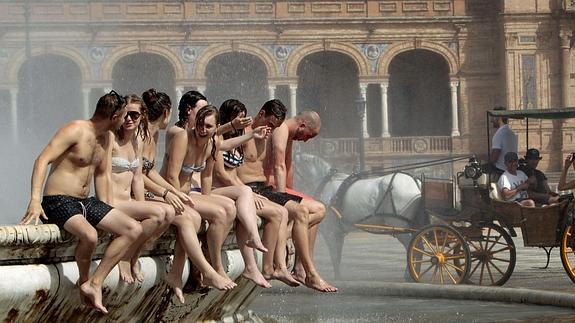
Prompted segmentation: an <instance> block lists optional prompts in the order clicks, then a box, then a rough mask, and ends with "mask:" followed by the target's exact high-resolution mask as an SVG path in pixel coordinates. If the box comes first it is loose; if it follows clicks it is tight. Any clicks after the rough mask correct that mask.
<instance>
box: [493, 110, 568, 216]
mask: <svg viewBox="0 0 575 323" xmlns="http://www.w3.org/2000/svg"><path fill="white" fill-rule="evenodd" d="M503 109H504V108H501V107H497V108H495V110H503ZM491 122H492V124H493V126H494V127H495V128H496V129H497V131H496V132H495V134H494V136H493V139H492V150H491V160H490V161H491V162H492V166H491V167H490V169H491V173H493V174H495V175H497V176H499V179H498V181H497V189H498V190H499V193H500V194H501V196H502V198H503V199H504V200H505V201H510V202H517V203H519V204H521V205H522V206H526V207H535V206H544V205H551V204H554V203H558V202H559V201H560V199H561V197H560V195H559V194H558V193H557V192H554V191H553V190H551V188H550V187H549V184H548V182H547V177H546V176H545V174H544V173H543V172H542V171H540V170H539V169H537V167H538V165H539V161H540V160H541V159H542V157H541V156H540V154H539V150H537V149H535V148H529V149H528V150H527V151H526V153H525V156H524V159H523V160H522V161H521V162H520V160H519V156H518V155H517V145H518V143H517V135H516V134H515V133H514V132H513V130H511V128H509V125H508V119H507V118H505V117H498V116H494V117H492V119H491ZM573 156H574V155H573V154H569V155H568V156H566V157H565V160H564V164H563V165H564V167H563V170H562V172H561V177H560V180H559V184H558V185H557V190H560V191H565V190H570V189H573V188H575V180H573V181H570V182H567V181H566V179H567V171H568V170H569V168H570V167H571V166H573V168H574V169H575V164H574V159H573Z"/></svg>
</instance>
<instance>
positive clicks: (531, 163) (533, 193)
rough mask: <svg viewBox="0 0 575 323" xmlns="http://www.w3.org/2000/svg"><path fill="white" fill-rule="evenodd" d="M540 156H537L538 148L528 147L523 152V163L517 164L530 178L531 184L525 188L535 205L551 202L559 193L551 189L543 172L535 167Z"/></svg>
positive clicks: (556, 199)
mask: <svg viewBox="0 0 575 323" xmlns="http://www.w3.org/2000/svg"><path fill="white" fill-rule="evenodd" d="M541 159H542V158H541V157H540V156H539V150H537V149H535V148H530V149H528V150H527V152H526V153H525V164H522V165H520V166H519V168H518V169H519V170H520V171H523V172H524V173H525V175H527V177H529V178H534V179H532V180H531V183H532V184H531V185H530V186H529V188H528V189H527V194H528V195H529V198H530V199H532V200H534V201H535V204H536V205H545V204H547V205H548V204H553V203H557V202H558V201H559V194H557V193H555V192H553V191H551V189H550V188H549V184H548V183H547V177H546V176H545V174H544V173H543V172H542V171H540V170H538V169H537V165H538V164H539V161H540V160H541Z"/></svg>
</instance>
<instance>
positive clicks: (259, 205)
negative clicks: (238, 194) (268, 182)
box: [254, 195, 267, 210]
mask: <svg viewBox="0 0 575 323" xmlns="http://www.w3.org/2000/svg"><path fill="white" fill-rule="evenodd" d="M264 200H267V198H265V197H263V196H260V195H254V202H255V203H256V209H257V210H261V209H263V208H264Z"/></svg>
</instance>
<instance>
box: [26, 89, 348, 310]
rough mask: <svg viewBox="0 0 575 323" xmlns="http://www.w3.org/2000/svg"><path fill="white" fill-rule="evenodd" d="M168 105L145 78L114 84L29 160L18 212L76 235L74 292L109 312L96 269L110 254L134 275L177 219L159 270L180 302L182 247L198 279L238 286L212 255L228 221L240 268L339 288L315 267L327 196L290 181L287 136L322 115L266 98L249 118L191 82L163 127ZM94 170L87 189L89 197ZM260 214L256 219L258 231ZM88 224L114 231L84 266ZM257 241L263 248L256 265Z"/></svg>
mask: <svg viewBox="0 0 575 323" xmlns="http://www.w3.org/2000/svg"><path fill="white" fill-rule="evenodd" d="M171 112H172V104H171V101H170V98H169V96H168V95H167V94H165V93H162V92H158V91H156V90H154V89H150V90H148V91H146V92H144V93H143V94H142V96H141V97H139V96H137V95H128V96H120V95H119V94H118V93H116V92H115V91H111V92H110V93H108V94H105V95H104V96H102V97H101V98H100V99H99V101H98V103H97V106H96V110H95V112H94V115H93V116H92V118H91V119H89V120H77V121H72V122H71V123H69V124H67V125H65V126H64V127H62V128H61V129H59V130H58V131H57V133H56V134H55V135H54V137H53V138H52V139H51V140H50V142H49V143H48V145H47V146H46V147H45V148H44V150H43V151H42V152H41V154H40V155H39V156H38V158H37V159H36V161H35V163H34V169H33V173H32V190H31V198H30V202H29V205H28V209H27V211H26V214H25V216H24V218H23V219H22V221H21V223H22V224H29V223H34V224H38V221H39V219H41V220H42V221H43V222H45V223H53V224H56V225H58V227H60V228H61V229H64V230H66V231H68V232H70V233H71V234H73V235H74V236H75V237H77V238H78V245H77V247H76V252H75V259H76V262H77V265H78V271H79V280H78V281H77V282H76V284H77V286H78V288H79V292H80V296H81V300H82V303H83V304H85V305H87V306H90V307H93V308H95V309H96V310H99V311H101V312H103V313H107V309H106V307H105V306H104V305H103V302H102V284H103V281H104V279H105V278H106V277H107V275H108V274H109V273H110V271H111V270H112V269H113V267H114V266H116V265H118V267H119V272H120V278H121V280H123V281H124V282H126V283H134V282H138V281H139V282H141V281H143V279H144V275H143V272H142V269H141V268H140V265H139V262H138V257H139V255H140V253H141V251H142V250H143V248H144V246H145V245H146V242H148V241H149V240H150V239H154V238H157V237H158V236H160V235H161V234H162V233H163V232H164V231H166V230H167V228H168V227H169V226H170V225H174V226H175V227H176V229H177V241H176V244H175V251H174V259H173V266H172V269H171V271H170V272H169V273H168V274H167V275H166V277H165V281H166V282H167V283H168V284H169V285H170V286H171V288H172V289H173V291H174V294H175V295H176V297H177V298H178V299H179V301H180V302H182V303H183V302H184V295H183V291H182V288H183V282H182V275H183V271H184V266H185V262H186V258H187V257H188V258H190V260H191V261H192V264H193V265H194V266H195V267H196V268H197V270H198V271H199V272H200V273H201V276H202V283H203V284H204V285H206V286H209V287H213V288H217V289H219V290H229V289H232V288H234V287H235V286H236V284H235V283H234V282H233V281H232V280H231V279H230V278H229V277H228V275H227V273H226V271H225V270H224V266H223V264H222V257H221V248H222V245H223V243H224V240H225V238H226V236H227V235H228V233H229V232H230V230H231V228H232V226H233V224H234V223H235V225H236V237H237V242H238V246H239V249H240V252H241V254H242V257H243V260H244V264H245V270H244V272H243V273H242V276H243V277H245V278H247V279H249V280H252V281H253V282H254V283H255V284H257V285H259V286H261V287H264V288H268V287H271V285H270V283H269V282H268V280H270V279H276V280H279V281H281V282H284V283H286V284H288V285H289V286H294V287H295V286H298V285H300V284H302V285H305V286H307V287H309V288H312V289H314V290H318V291H321V292H335V291H337V288H336V287H334V286H333V285H331V284H329V283H328V282H326V281H325V280H323V279H322V278H321V276H320V274H319V273H318V271H317V269H316V267H315V265H314V261H313V252H314V245H315V240H316V237H317V232H318V225H319V223H320V222H321V221H322V219H323V217H324V215H325V207H324V205H323V204H322V203H320V202H318V201H315V200H314V199H312V198H310V197H309V196H306V195H304V194H301V193H298V192H296V191H293V190H290V189H291V188H293V173H292V167H291V148H292V143H293V141H294V140H299V141H307V140H308V139H310V138H313V137H315V136H316V135H317V134H318V133H319V130H320V127H321V121H320V117H319V115H318V114H317V113H316V112H313V111H303V112H301V113H299V114H298V115H296V116H294V117H292V118H289V119H287V120H286V108H285V106H284V105H283V104H282V102H280V101H279V100H270V101H267V102H265V103H264V104H263V106H262V107H261V109H260V110H259V112H258V113H257V115H256V116H254V117H250V116H248V115H247V109H246V107H245V105H244V104H243V103H242V102H240V101H238V100H234V99H230V100H227V101H225V102H224V103H222V105H221V106H220V108H219V109H218V108H216V107H215V106H213V105H210V104H209V103H208V100H207V98H206V97H205V96H204V95H202V94H201V93H199V92H197V91H189V92H187V93H185V94H184V95H183V96H182V98H181V100H180V102H179V106H178V117H179V118H178V119H179V120H178V122H177V123H176V124H175V125H173V126H171V127H169V128H168V123H169V120H170V116H171ZM164 129H167V132H166V140H165V154H164V156H163V161H162V165H161V168H160V169H158V167H156V164H157V160H156V150H157V146H158V140H159V132H160V131H161V130H164ZM49 166H50V172H49V174H48V167H49ZM46 175H47V176H46ZM92 179H93V180H94V187H95V190H96V197H89V195H90V182H91V181H92ZM42 189H43V190H42ZM257 216H259V217H261V218H262V220H263V236H262V237H260V235H259V231H258V226H257ZM202 221H207V222H208V223H209V226H208V229H207V232H206V244H207V250H208V255H207V256H208V257H207V258H206V256H205V255H204V253H203V252H202V249H201V246H200V241H199V240H198V236H197V233H198V231H199V229H200V227H201V223H202ZM96 229H100V230H104V231H107V232H110V233H112V234H114V236H115V239H114V240H113V241H112V242H110V244H109V245H108V247H107V248H106V250H105V252H104V255H103V256H102V259H101V262H100V264H99V265H98V267H97V268H96V270H95V271H94V272H93V273H92V274H90V263H91V261H92V257H93V254H94V251H95V249H96V246H97V243H98V233H97V230H96ZM290 237H291V238H292V239H293V242H294V245H295V250H296V255H297V257H296V262H295V265H294V268H293V271H291V272H290V271H289V270H288V268H287V265H286V241H287V239H288V238H290ZM254 250H259V251H261V252H262V253H263V261H262V263H263V266H262V269H261V270H260V268H259V267H258V265H257V263H256V259H255V255H254Z"/></svg>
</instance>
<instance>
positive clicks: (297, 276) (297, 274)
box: [291, 270, 306, 285]
mask: <svg viewBox="0 0 575 323" xmlns="http://www.w3.org/2000/svg"><path fill="white" fill-rule="evenodd" d="M291 275H292V277H293V279H295V280H296V281H297V282H299V283H300V284H302V285H305V278H306V274H305V271H304V272H299V271H296V270H294V271H292V272H291Z"/></svg>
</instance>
